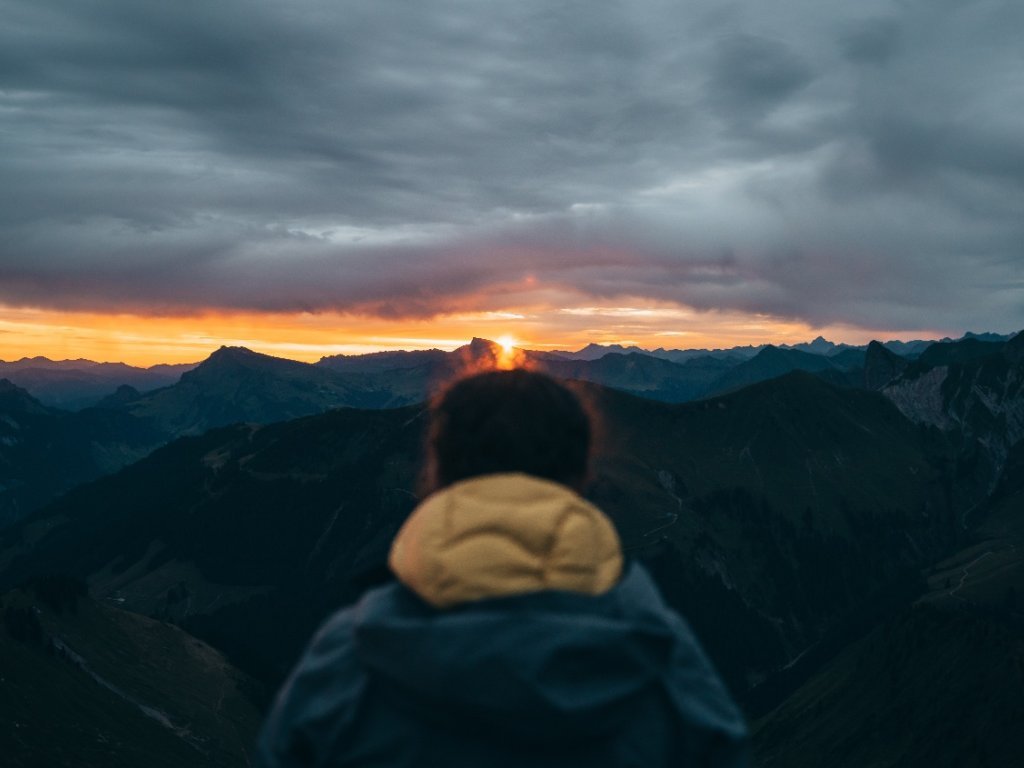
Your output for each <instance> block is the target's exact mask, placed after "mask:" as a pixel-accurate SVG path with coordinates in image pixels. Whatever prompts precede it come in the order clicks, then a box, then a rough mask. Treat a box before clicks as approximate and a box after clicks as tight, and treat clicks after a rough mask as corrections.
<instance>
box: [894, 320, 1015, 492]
mask: <svg viewBox="0 0 1024 768" xmlns="http://www.w3.org/2000/svg"><path fill="white" fill-rule="evenodd" d="M882 392H883V394H884V395H885V396H886V397H888V398H889V399H890V400H892V402H893V403H895V405H896V407H897V408H899V409H900V410H901V411H902V412H903V413H904V414H905V415H906V416H907V417H908V418H910V419H911V420H913V421H916V422H919V423H923V424H930V425H932V426H935V427H938V428H939V429H941V430H943V431H946V432H950V433H951V434H952V436H953V437H954V439H956V440H958V441H959V442H960V445H961V448H962V449H964V450H968V451H976V452H977V454H978V459H979V460H980V461H982V462H983V463H984V464H985V465H986V466H984V467H982V469H981V471H982V472H983V475H984V477H985V479H986V482H987V483H988V485H989V487H991V486H992V485H993V484H994V483H995V480H996V478H997V477H998V476H999V473H1000V471H1001V469H1002V467H1003V465H1004V464H1005V462H1006V457H1007V455H1008V453H1009V451H1010V449H1011V448H1012V447H1013V445H1014V444H1015V443H1017V442H1018V441H1020V440H1021V439H1024V333H1021V334H1017V335H1016V336H1015V337H1014V338H1012V339H1011V340H1010V341H1007V342H981V341H978V340H976V339H965V340H964V341H960V342H952V343H948V344H935V345H933V346H932V347H931V348H929V349H928V351H927V352H926V353H925V354H924V355H922V356H921V358H920V359H919V360H917V361H916V362H914V363H913V364H911V365H909V366H908V367H907V368H906V370H905V371H904V372H903V373H902V374H901V375H900V376H899V377H898V378H897V379H895V380H894V381H892V382H890V383H889V384H888V385H886V386H885V387H883V389H882Z"/></svg>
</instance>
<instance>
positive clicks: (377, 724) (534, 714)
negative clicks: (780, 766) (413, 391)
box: [257, 371, 746, 767]
mask: <svg viewBox="0 0 1024 768" xmlns="http://www.w3.org/2000/svg"><path fill="white" fill-rule="evenodd" d="M432 418H433V422H432V430H431V438H430V446H429V449H428V459H429V462H430V464H429V466H430V477H431V486H432V488H434V489H435V492H433V493H431V494H430V495H429V497H428V498H427V499H426V501H425V502H424V503H423V504H421V505H420V506H419V507H418V508H417V509H416V510H415V511H414V512H413V514H412V515H411V516H410V518H409V519H408V520H407V521H406V523H405V525H404V526H403V528H402V530H401V531H400V532H399V534H398V536H397V537H396V539H395V542H394V544H393V546H392V551H391V557H390V566H391V568H392V571H393V572H394V574H395V575H396V577H397V583H394V584H390V585H388V586H385V587H381V588H377V589H374V590H371V591H370V592H368V593H367V594H366V595H365V596H364V597H363V599H362V600H361V601H360V602H359V603H358V604H357V605H355V606H353V607H352V608H349V609H347V610H344V611H341V612H339V613H338V614H336V615H335V616H334V617H332V618H331V619H330V620H329V621H328V622H327V624H326V625H325V626H324V627H323V628H322V629H321V630H320V631H319V632H318V634H317V636H316V638H314V640H313V643H312V645H311V646H310V648H309V650H308V651H307V653H306V655H305V657H304V658H303V659H302V661H301V662H300V664H299V665H298V667H297V668H296V670H295V671H294V672H293V674H292V676H291V678H290V679H289V681H288V683H286V685H285V686H284V688H283V689H282V691H281V692H280V694H279V696H278V699H277V702H276V704H275V706H274V709H273V711H272V712H271V715H270V717H269V718H268V721H267V723H266V725H265V726H264V731H263V734H262V737H261V741H260V745H259V750H258V759H257V763H258V764H260V765H264V766H293V765H295V766H297V765H323V766H328V765H330V766H342V765H367V766H370V765H380V766H404V765H438V766H462V765H466V766H469V765H473V766H481V765H487V766H502V765H509V766H512V765H516V766H523V765H530V766H545V765H550V766H576V765H579V766H590V767H593V766H603V765H609V766H611V765H615V766H625V765H635V766H641V765H642V766H658V765H666V766H667V765H673V766H675V765H681V766H684V765H700V766H726V765H728V766H733V765H745V764H746V757H745V739H746V731H745V727H744V724H743V720H742V717H741V715H740V714H739V712H738V710H737V709H736V707H735V705H734V704H733V702H732V700H731V698H730V697H729V695H728V693H727V692H726V690H725V688H724V686H723V685H722V684H721V682H720V680H719V679H718V677H717V675H716V674H715V672H714V670H713V669H712V668H711V666H710V664H709V663H708V662H707V660H706V659H705V657H704V655H703V653H702V652H701V650H700V648H699V645H698V644H697V642H696V640H695V639H694V638H693V636H692V634H691V633H690V631H689V629H688V628H687V627H686V625H685V623H684V622H683V620H682V619H681V618H680V617H679V616H678V615H677V614H675V613H674V612H673V611H671V610H670V609H669V608H667V607H666V606H665V604H664V603H663V602H662V600H661V598H660V596H659V595H658V592H657V590H656V588H655V587H654V585H653V584H652V582H651V580H650V578H649V577H648V576H647V574H646V572H645V571H644V569H643V568H642V567H641V566H639V565H636V564H632V565H628V566H626V567H625V568H624V567H623V560H622V552H621V546H620V544H619V539H618V536H617V535H616V533H615V530H614V528H613V527H612V525H611V523H610V522H609V521H608V519H607V518H606V517H605V516H604V515H603V514H602V513H601V512H600V511H599V510H598V509H597V508H596V507H594V506H592V505H591V504H589V503H588V502H587V501H586V500H584V499H583V498H582V497H581V496H579V495H578V493H577V492H576V490H575V488H578V487H580V486H581V485H582V483H583V481H584V479H585V476H586V462H587V456H588V452H589V421H588V420H587V417H586V414H585V412H584V411H583V410H582V408H581V407H580V406H579V403H578V401H577V400H576V398H575V397H574V396H573V395H572V393H571V392H569V391H568V390H567V389H565V388H564V387H563V386H562V385H560V384H558V383H556V382H554V381H553V380H551V379H549V378H547V377H544V376H540V375H538V374H533V373H528V372H525V371H511V372H501V373H497V372H496V373H489V374H483V375H481V376H477V377H473V378H472V379H467V380H464V381H463V382H460V383H458V384H456V385H455V386H454V387H452V389H451V390H449V392H448V393H447V394H446V395H445V396H444V397H443V398H442V399H441V400H440V401H439V403H438V404H437V405H435V407H434V409H433V411H432Z"/></svg>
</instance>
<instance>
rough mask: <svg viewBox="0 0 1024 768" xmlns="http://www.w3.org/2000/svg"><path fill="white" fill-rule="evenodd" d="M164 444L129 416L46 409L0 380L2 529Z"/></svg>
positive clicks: (25, 393) (16, 388)
mask: <svg viewBox="0 0 1024 768" xmlns="http://www.w3.org/2000/svg"><path fill="white" fill-rule="evenodd" d="M163 439H164V438H163V435H161V434H160V433H158V432H157V431H155V430H153V429H151V428H149V427H147V426H146V425H144V424H142V423H140V422H138V421H137V420H136V419H134V418H132V417H131V416H128V415H127V414H121V413H112V412H108V411H100V410H95V409H89V410H85V411H80V412H78V413H70V412H67V411H60V410H56V409H52V408H47V407H46V406H44V405H43V404H42V403H40V402H39V401H38V400H36V399H35V398H33V397H32V396H31V395H29V394H28V392H26V391H25V390H23V389H21V388H19V387H16V386H14V385H13V384H11V383H10V382H9V381H7V380H6V379H0V527H2V526H3V525H5V524H7V523H10V522H13V521H14V520H17V519H18V518H21V517H23V516H25V515H26V514H28V513H29V512H31V511H32V510H34V509H36V508H37V507H39V506H40V505H42V504H44V503H46V502H47V501H50V500H51V499H53V498H55V497H57V496H58V495H59V494H61V493H63V492H65V491H68V490H70V489H71V488H73V487H75V486H76V485H78V484H79V483H83V482H86V481H88V480H92V479H94V478H96V477H99V476H100V475H103V474H106V473H109V472H113V471H115V470H117V469H119V468H120V467H122V466H124V465H125V464H129V463H131V462H133V461H136V460H138V459H140V458H142V457H143V456H145V455H146V454H147V453H149V452H150V451H151V450H152V449H153V448H155V447H156V446H157V445H159V444H160V443H161V442H163Z"/></svg>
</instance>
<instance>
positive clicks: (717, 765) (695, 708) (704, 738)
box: [667, 612, 750, 768]
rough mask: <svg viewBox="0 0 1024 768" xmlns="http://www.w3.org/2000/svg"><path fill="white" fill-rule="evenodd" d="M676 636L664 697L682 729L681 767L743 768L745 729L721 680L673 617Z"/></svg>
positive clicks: (746, 755)
mask: <svg viewBox="0 0 1024 768" xmlns="http://www.w3.org/2000/svg"><path fill="white" fill-rule="evenodd" d="M669 621H670V624H671V626H672V629H673V632H674V634H675V636H676V644H675V650H674V652H673V660H672V669H671V673H670V675H669V680H668V681H667V682H668V692H669V697H670V698H671V700H672V702H673V704H674V706H675V708H676V711H677V712H678V713H679V714H680V715H681V717H682V718H683V720H684V722H685V723H686V724H687V727H686V728H685V729H684V732H683V734H682V743H681V745H680V747H681V751H682V754H683V756H685V757H683V759H681V761H680V764H681V765H694V766H706V768H746V767H747V766H749V765H750V757H749V746H748V734H747V726H746V722H745V720H744V717H743V714H742V713H741V712H740V710H739V707H737V706H736V703H735V702H734V701H733V699H732V696H730V695H729V691H728V690H727V689H726V687H725V684H724V683H723V682H722V679H721V678H720V677H719V676H718V673H717V672H716V671H715V669H714V667H713V666H712V665H711V662H710V660H708V658H707V656H705V655H704V651H703V649H702V648H701V647H700V643H699V642H698V641H697V638H696V637H695V636H694V634H693V632H692V630H691V629H690V627H689V625H688V624H687V623H686V621H685V620H683V619H682V618H681V617H680V616H678V615H677V614H675V613H674V612H673V613H672V614H671V616H670V619H669Z"/></svg>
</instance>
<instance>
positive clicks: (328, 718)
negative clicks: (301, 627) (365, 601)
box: [255, 608, 366, 768]
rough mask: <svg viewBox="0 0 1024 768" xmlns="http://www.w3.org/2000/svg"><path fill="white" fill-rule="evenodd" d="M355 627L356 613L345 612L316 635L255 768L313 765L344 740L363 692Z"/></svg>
mask: <svg viewBox="0 0 1024 768" xmlns="http://www.w3.org/2000/svg"><path fill="white" fill-rule="evenodd" d="M354 623H355V609H354V608H347V609H345V610H342V611H338V612H337V613H335V614H334V615H333V616H331V618H330V619H328V620H327V622H326V623H325V624H324V625H323V626H322V627H321V628H320V629H319V630H318V631H317V633H316V635H315V636H314V637H313V640H312V641H311V642H310V644H309V647H308V648H307V649H306V652H305V653H304V654H303V656H302V659H301V660H300V661H299V663H298V665H297V666H296V667H295V669H294V670H293V671H292V673H291V675H290V676H289V677H288V679H287V681H286V682H285V683H284V685H283V686H282V687H281V689H280V691H279V692H278V694H277V698H276V699H275V701H274V705H273V707H272V708H271V710H270V713H269V715H268V716H267V719H266V721H265V722H264V725H263V730H262V732H261V734H260V739H259V743H258V745H257V752H256V761H255V764H256V765H257V766H260V767H261V768H272V767H273V768H286V767H289V768H290V767H291V766H310V765H315V764H316V763H317V760H318V759H319V757H320V756H322V755H325V754H329V753H331V752H332V751H333V749H332V748H333V746H334V745H337V744H338V743H339V742H341V741H342V740H343V739H344V736H345V734H346V732H347V731H349V729H350V728H351V727H352V725H353V723H354V720H355V718H356V715H357V711H358V708H359V703H360V700H361V699H362V697H363V695H364V692H365V689H366V675H365V673H364V671H363V668H362V666H361V665H360V663H359V660H358V658H357V656H356V652H355V641H354V632H353V627H354Z"/></svg>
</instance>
